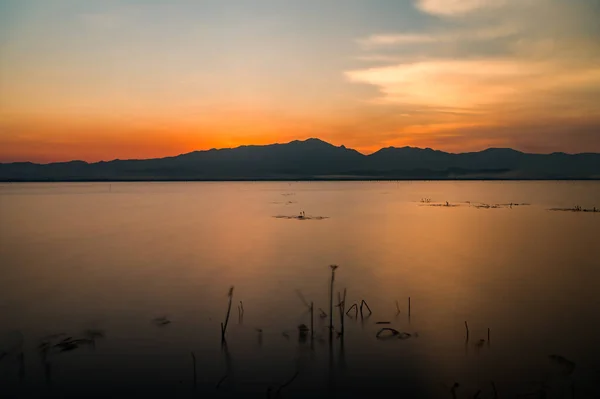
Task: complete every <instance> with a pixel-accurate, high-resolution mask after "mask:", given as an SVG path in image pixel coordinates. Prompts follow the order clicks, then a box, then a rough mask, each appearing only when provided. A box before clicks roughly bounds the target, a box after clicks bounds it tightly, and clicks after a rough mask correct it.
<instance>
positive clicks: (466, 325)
mask: <svg viewBox="0 0 600 399" xmlns="http://www.w3.org/2000/svg"><path fill="white" fill-rule="evenodd" d="M465 329H466V330H467V339H466V340H467V341H468V340H469V325H468V324H467V322H466V321H465Z"/></svg>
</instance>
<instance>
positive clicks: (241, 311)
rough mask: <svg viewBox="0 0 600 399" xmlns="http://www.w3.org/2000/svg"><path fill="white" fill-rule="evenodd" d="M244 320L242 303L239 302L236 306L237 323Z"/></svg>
mask: <svg viewBox="0 0 600 399" xmlns="http://www.w3.org/2000/svg"><path fill="white" fill-rule="evenodd" d="M242 320H244V302H242V301H240V304H239V305H238V321H239V322H240V323H241V322H242Z"/></svg>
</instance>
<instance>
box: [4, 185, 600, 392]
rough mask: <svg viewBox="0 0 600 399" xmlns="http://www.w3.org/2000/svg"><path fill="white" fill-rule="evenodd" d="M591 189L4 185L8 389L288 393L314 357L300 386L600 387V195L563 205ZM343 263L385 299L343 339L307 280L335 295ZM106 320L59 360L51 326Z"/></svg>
mask: <svg viewBox="0 0 600 399" xmlns="http://www.w3.org/2000/svg"><path fill="white" fill-rule="evenodd" d="M423 198H430V199H431V201H432V202H431V203H430V204H423V203H421V202H420V201H421V199H423ZM446 201H448V203H449V204H451V205H457V206H454V207H445V206H429V205H432V204H438V203H439V204H445V202H446ZM468 201H469V202H470V204H469V203H467V202H468ZM479 203H484V204H491V205H493V204H510V203H513V204H516V203H519V204H523V203H525V204H530V205H522V206H513V207H512V208H511V207H509V206H503V207H500V208H490V209H485V208H477V207H476V206H475V205H476V204H479ZM576 205H579V206H582V207H585V208H588V207H589V208H591V207H594V206H595V207H600V183H598V182H310V183H309V182H298V183H287V182H273V183H255V182H244V183H111V184H109V183H79V184H2V185H0V273H1V278H0V314H1V319H0V333H1V336H0V351H5V352H6V353H7V355H6V356H4V357H3V358H2V359H1V360H0V382H2V383H0V396H2V397H25V396H26V395H31V396H37V395H42V394H47V395H55V396H61V397H81V396H87V397H90V396H94V395H97V396H98V397H131V396H132V395H146V396H148V397H153V395H156V396H164V397H197V396H199V395H204V397H207V396H208V397H266V395H267V390H268V388H269V387H272V396H273V397H275V392H276V391H277V389H278V387H280V386H281V385H283V384H285V383H286V382H288V381H290V380H291V379H292V377H293V376H294V375H295V374H296V373H297V377H296V378H295V379H293V380H292V381H291V383H290V384H289V385H287V386H285V387H284V388H282V389H281V391H280V395H281V396H282V397H318V396H322V397H372V395H378V394H383V393H386V392H389V393H394V394H395V395H397V396H401V395H404V396H405V397H414V398H418V397H441V398H451V397H452V395H451V393H450V388H451V386H452V385H453V384H454V383H455V382H458V383H459V384H460V387H459V388H458V389H457V391H456V392H457V395H458V397H473V396H474V395H475V394H476V392H477V391H478V390H481V397H490V398H491V397H493V395H494V394H493V388H492V384H491V382H492V381H494V384H495V385H496V389H497V391H499V395H500V397H517V395H518V394H523V393H532V392H536V391H538V390H541V389H542V388H543V389H545V390H546V391H547V393H548V395H549V396H548V397H570V396H568V395H570V394H571V390H572V389H573V384H574V387H575V390H576V392H577V393H579V394H580V395H581V396H580V397H595V395H598V394H599V392H600V391H599V390H598V389H597V388H596V386H595V381H596V380H600V360H599V359H598V356H599V355H600V348H599V347H598V344H597V340H598V336H599V335H600V323H599V321H600V320H599V318H600V314H599V309H600V267H599V266H600V265H599V262H600V261H599V259H600V245H598V244H599V240H598V237H600V214H598V213H576V212H552V211H549V209H550V208H556V207H573V206H576ZM302 211H304V212H305V214H306V216H307V217H306V218H304V219H298V218H290V219H286V218H276V217H275V216H293V217H296V216H298V215H299V214H300V212H302ZM311 217H325V218H324V219H320V220H312V219H310V218H311ZM330 264H337V265H339V268H338V269H337V271H336V279H335V290H334V291H335V294H336V297H337V292H338V291H343V289H344V288H346V289H347V295H348V296H347V300H346V302H347V303H346V308H348V307H350V305H351V304H353V303H356V302H360V301H361V300H363V299H364V300H366V301H367V302H368V304H369V306H370V308H371V309H372V310H373V315H372V316H371V317H368V318H363V319H361V318H360V316H359V317H358V319H355V318H350V317H346V318H345V320H344V321H345V323H344V324H345V333H344V336H343V337H344V338H343V339H341V338H337V336H336V335H337V334H334V337H333V342H332V343H331V344H330V342H329V334H328V331H329V330H328V328H327V325H328V323H329V320H328V319H321V318H320V317H318V311H316V315H315V316H316V317H315V329H316V335H315V340H314V342H313V343H312V344H311V340H310V337H309V338H308V339H307V340H306V342H304V341H303V340H299V336H298V331H297V326H298V325H299V324H301V323H304V324H306V325H309V324H310V322H309V313H308V311H307V308H306V306H305V304H304V303H303V301H302V300H301V299H300V298H299V295H298V294H297V290H299V291H300V292H301V294H302V296H303V297H304V298H305V300H306V301H314V303H315V309H316V308H322V309H324V310H325V311H326V312H327V313H329V278H330V269H329V265H330ZM230 286H235V289H234V295H233V309H232V313H231V319H230V323H229V326H228V330H227V345H226V347H223V346H222V345H221V338H220V323H221V322H222V321H223V319H224V317H225V313H226V310H227V300H228V299H227V292H228V290H229V287H230ZM409 296H410V297H411V315H410V318H409V317H408V309H407V307H408V304H407V302H408V297H409ZM239 301H243V306H244V309H245V312H244V317H243V320H238V310H237V306H238V303H239ZM396 301H398V304H399V307H400V313H399V314H398V312H397V310H396V304H395V302H396ZM334 315H335V317H334V324H335V328H336V330H339V329H340V326H339V325H340V317H339V314H338V309H337V308H335V309H334ZM157 317H167V318H168V320H170V321H171V323H170V324H167V325H163V326H158V325H156V324H155V323H153V320H154V319H155V318H157ZM378 321H389V322H391V324H390V325H377V324H376V322H378ZM465 321H468V326H469V341H468V342H465V326H464V322H465ZM382 327H392V328H395V329H397V330H399V331H403V332H408V333H410V334H412V336H411V337H410V338H409V339H406V340H399V339H394V340H377V339H376V338H375V335H376V333H377V331H378V330H379V329H380V328H382ZM90 328H93V329H102V330H103V331H105V332H106V337H104V338H101V339H98V340H97V342H96V345H95V348H92V347H91V346H89V345H86V346H85V347H81V348H78V349H76V350H73V351H69V352H65V353H59V354H54V355H50V356H49V358H48V359H49V360H48V363H49V364H50V365H51V370H50V372H48V369H45V368H44V367H43V365H42V364H43V363H42V361H41V360H40V356H39V354H38V350H37V345H38V343H39V340H40V338H41V337H43V336H45V335H48V334H56V333H66V334H67V335H66V336H73V337H76V336H79V335H81V334H82V332H83V331H84V330H86V329H90ZM488 328H490V330H491V340H490V342H488V340H487V329H488ZM257 329H261V330H262V333H259V332H258V331H257ZM415 333H416V334H415ZM66 336H65V337H66ZM481 339H483V340H485V342H484V343H481V344H480V343H479V341H480V340H481ZM20 342H22V348H23V354H24V356H23V359H21V358H19V356H18V353H19V349H15V348H16V347H17V346H18V345H19V343H20ZM191 352H194V354H195V357H196V367H197V383H196V387H195V388H194V386H193V367H192V357H191ZM1 353H2V352H0V354H1ZM552 354H557V355H560V356H563V357H564V358H566V359H568V360H569V361H572V362H574V363H575V364H576V368H575V371H574V372H572V373H571V374H569V375H566V374H567V372H566V371H565V370H564V367H563V366H560V364H558V362H556V361H552V360H551V359H550V358H549V355H552ZM224 376H226V378H225V379H223V378H224ZM219 382H221V383H220V385H219V387H218V388H217V387H216V385H217V384H218V383H219ZM585 395H587V396H585Z"/></svg>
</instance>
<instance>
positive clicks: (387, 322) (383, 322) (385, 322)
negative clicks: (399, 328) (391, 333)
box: [375, 321, 392, 324]
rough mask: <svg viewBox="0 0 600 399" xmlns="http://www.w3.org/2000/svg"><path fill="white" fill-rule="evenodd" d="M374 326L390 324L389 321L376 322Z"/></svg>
mask: <svg viewBox="0 0 600 399" xmlns="http://www.w3.org/2000/svg"><path fill="white" fill-rule="evenodd" d="M375 324H392V323H391V322H389V321H376V322H375Z"/></svg>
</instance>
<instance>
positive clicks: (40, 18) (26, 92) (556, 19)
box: [0, 0, 600, 162]
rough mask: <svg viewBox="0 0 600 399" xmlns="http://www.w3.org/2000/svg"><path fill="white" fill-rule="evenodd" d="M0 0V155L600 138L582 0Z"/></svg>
mask: <svg viewBox="0 0 600 399" xmlns="http://www.w3.org/2000/svg"><path fill="white" fill-rule="evenodd" d="M365 4H366V3H361V2H358V1H354V0H351V1H341V0H340V1H339V2H336V1H334V2H328V3H327V4H325V5H323V4H322V2H319V1H317V0H307V1H303V2H297V3H294V6H293V7H292V3H288V2H280V1H277V0H258V1H257V2H253V4H252V5H250V4H249V3H248V4H247V3H245V2H238V1H229V0H218V1H217V0H206V1H203V2H188V1H183V0H173V1H166V0H165V1H153V2H137V1H130V2H113V1H107V2H75V1H72V0H56V1H53V2H47V1H42V0H31V1H27V2H21V1H7V2H2V3H0V38H1V41H0V162H12V161H34V162H53V161H68V160H73V159H81V160H86V161H99V160H111V159H116V158H119V159H131V158H151V157H164V156H172V155H178V154H181V153H185V152H190V151H194V150H204V149H210V148H222V147H235V146H239V145H248V144H269V143H276V142H279V143H282V142H288V141H291V140H295V139H306V138H309V137H318V138H320V139H323V140H325V141H328V142H330V143H332V144H335V145H342V144H344V145H346V146H347V147H351V148H355V149H357V150H359V151H361V152H363V153H370V152H373V151H376V150H378V149H379V148H382V147H388V146H405V145H410V146H417V147H431V148H435V149H440V150H446V151H451V152H465V151H476V150H482V149H485V148H488V147H512V148H515V149H519V150H523V151H529V152H554V151H564V152H589V151H596V152H600V25H598V23H597V21H598V19H600V9H599V8H598V6H597V4H595V3H594V2H592V1H581V2H557V1H554V0H531V1H523V0H519V1H517V0H515V1H509V0H503V1H500V0H479V1H473V0H411V1H406V2H405V1H402V2H396V3H393V2H387V1H373V2H369V4H368V5H365Z"/></svg>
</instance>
